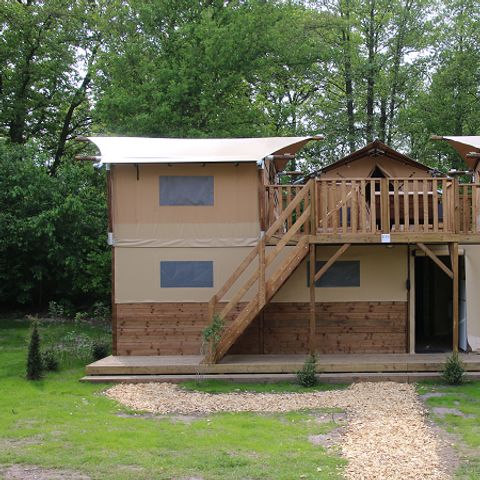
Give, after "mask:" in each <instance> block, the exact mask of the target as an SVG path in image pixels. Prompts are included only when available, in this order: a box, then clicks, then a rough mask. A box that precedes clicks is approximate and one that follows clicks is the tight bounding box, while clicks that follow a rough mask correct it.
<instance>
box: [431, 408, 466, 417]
mask: <svg viewBox="0 0 480 480" xmlns="http://www.w3.org/2000/svg"><path fill="white" fill-rule="evenodd" d="M432 412H433V413H434V414H435V415H438V416H439V417H444V416H445V415H455V416H457V417H462V418H475V415H470V414H467V413H463V412H462V411H461V410H458V409H457V408H447V407H432Z"/></svg>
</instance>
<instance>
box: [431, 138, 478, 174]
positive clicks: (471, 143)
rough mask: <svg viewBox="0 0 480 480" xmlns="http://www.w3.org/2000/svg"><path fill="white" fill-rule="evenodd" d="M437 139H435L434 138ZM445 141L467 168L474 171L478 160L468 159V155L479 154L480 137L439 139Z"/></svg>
mask: <svg viewBox="0 0 480 480" xmlns="http://www.w3.org/2000/svg"><path fill="white" fill-rule="evenodd" d="M436 138H437V137H436ZM439 138H440V139H441V140H446V141H447V142H448V143H449V144H450V145H451V146H452V147H453V148H454V149H455V150H456V151H457V152H458V154H459V155H460V156H461V157H462V158H463V160H464V162H465V163H466V164H467V165H468V167H469V168H471V169H474V168H475V167H476V165H477V162H478V158H472V157H469V156H468V154H469V153H480V136H463V137H439Z"/></svg>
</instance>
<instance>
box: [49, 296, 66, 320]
mask: <svg viewBox="0 0 480 480" xmlns="http://www.w3.org/2000/svg"><path fill="white" fill-rule="evenodd" d="M48 316H49V317H50V318H63V317H65V308H64V306H63V305H61V304H60V303H58V302H54V301H53V300H52V301H51V302H49V303H48Z"/></svg>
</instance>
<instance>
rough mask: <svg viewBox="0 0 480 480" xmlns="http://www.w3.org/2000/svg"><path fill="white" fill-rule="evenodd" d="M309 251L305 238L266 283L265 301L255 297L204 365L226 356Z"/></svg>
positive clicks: (306, 238)
mask: <svg viewBox="0 0 480 480" xmlns="http://www.w3.org/2000/svg"><path fill="white" fill-rule="evenodd" d="M308 251H309V240H308V236H304V237H302V238H301V239H300V241H299V242H298V244H297V245H296V246H295V248H293V249H292V251H291V252H290V253H289V254H288V255H287V256H286V257H285V258H284V259H283V260H282V262H281V263H280V265H279V266H278V267H277V268H276V269H275V271H274V272H273V273H272V275H271V276H270V278H269V279H268V280H267V281H266V284H265V298H264V300H263V301H262V300H260V299H259V296H258V295H255V297H254V298H253V299H252V300H250V301H249V302H248V304H247V305H246V306H245V307H244V308H243V309H242V311H241V312H240V313H239V315H238V316H237V317H236V318H235V320H234V321H233V322H232V323H231V324H230V325H229V326H228V327H227V328H226V329H225V331H224V332H223V334H222V336H221V338H220V341H219V342H218V344H217V345H216V349H215V351H214V352H212V353H211V354H210V355H207V356H205V358H204V360H203V362H202V363H216V362H218V361H219V360H221V359H222V358H223V357H224V356H225V354H226V353H227V352H228V350H229V349H230V347H231V346H232V345H233V344H234V343H235V342H236V341H237V340H238V338H239V337H240V335H241V334H242V333H243V332H244V331H245V330H246V328H247V327H248V326H249V325H250V324H251V323H252V321H253V320H254V319H255V318H256V317H257V315H258V314H259V313H261V311H262V310H263V309H264V308H265V306H266V305H267V304H268V303H269V301H270V300H271V299H272V298H273V297H274V296H275V294H276V293H277V292H278V291H279V290H280V288H281V287H282V285H284V284H285V282H286V281H287V280H288V279H289V278H290V276H291V275H292V273H293V272H294V271H295V270H296V268H297V267H298V266H299V265H300V263H301V262H302V261H303V260H304V258H305V257H306V256H307V254H308Z"/></svg>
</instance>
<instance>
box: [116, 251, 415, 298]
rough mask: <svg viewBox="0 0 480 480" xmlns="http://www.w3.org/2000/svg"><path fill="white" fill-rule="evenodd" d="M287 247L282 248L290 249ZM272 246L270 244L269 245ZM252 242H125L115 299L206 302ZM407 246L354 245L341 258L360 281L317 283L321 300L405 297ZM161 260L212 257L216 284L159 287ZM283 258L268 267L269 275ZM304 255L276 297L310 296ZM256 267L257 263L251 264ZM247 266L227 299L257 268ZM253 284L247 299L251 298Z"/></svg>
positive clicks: (119, 258) (324, 256)
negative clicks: (355, 266)
mask: <svg viewBox="0 0 480 480" xmlns="http://www.w3.org/2000/svg"><path fill="white" fill-rule="evenodd" d="M289 248H293V247H287V249H286V251H285V252H284V254H287V253H288V250H289ZM268 250H270V249H268ZM334 251H335V247H323V246H319V247H318V259H319V260H322V259H323V260H328V258H329V257H330V256H331V254H332V253H333V252H334ZM249 252H250V248H243V247H232V248H181V249H175V248H121V247H117V248H116V249H115V295H116V302H117V303H130V302H132V303H136V302H139V303H144V302H206V301H208V300H209V299H210V298H211V296H212V295H213V294H214V293H216V291H217V290H218V289H219V288H220V287H221V286H222V285H223V283H224V282H225V281H226V280H227V279H228V277H229V276H230V275H231V274H232V273H233V272H234V270H235V269H236V268H237V266H238V265H239V263H240V262H241V261H242V260H243V258H245V257H246V256H247V255H248V253H249ZM406 257H407V253H406V247H403V246H394V247H392V248H386V247H385V246H383V245H382V246H375V247H368V246H365V247H361V246H359V247H351V248H350V250H348V251H347V253H346V254H345V255H344V256H343V257H342V258H341V259H342V260H343V259H345V260H360V287H341V288H317V302H321V301H322V300H323V301H326V302H345V301H351V302H354V301H406V298H407V297H406V296H407V292H406V285H405V281H406V278H407V260H406ZM161 260H213V262H214V267H213V268H214V272H213V273H214V288H163V289H162V288H160V261H161ZM280 261H281V258H280V257H279V258H278V259H277V261H276V262H275V263H274V264H273V265H272V266H271V267H270V268H269V269H268V270H267V277H268V275H270V274H271V272H272V271H273V270H274V269H275V268H276V265H279V263H280ZM306 265H307V262H306V260H305V261H304V262H303V263H302V264H301V265H300V266H299V267H298V269H297V270H296V271H295V272H294V273H293V275H292V276H291V278H290V279H289V280H288V281H287V283H286V284H285V285H284V286H283V287H282V288H281V290H280V291H279V292H278V293H277V295H276V296H275V298H274V300H273V301H274V302H308V301H309V288H308V287H307V281H306V279H307V270H306V269H307V266H306ZM252 268H254V266H253V265H252ZM252 268H251V269H250V270H249V271H247V272H246V273H245V274H244V275H243V276H242V277H241V278H240V279H239V280H238V282H237V283H236V284H235V285H234V287H233V289H232V291H231V292H229V294H228V295H226V296H225V300H228V299H230V298H231V297H232V295H233V294H234V292H235V289H236V288H238V286H239V285H240V283H241V282H242V281H243V280H245V279H246V276H247V275H248V274H250V273H251V272H252V271H253V270H252ZM252 295H253V289H252V291H250V292H249V294H248V295H246V297H245V299H249V298H251V297H252Z"/></svg>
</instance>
